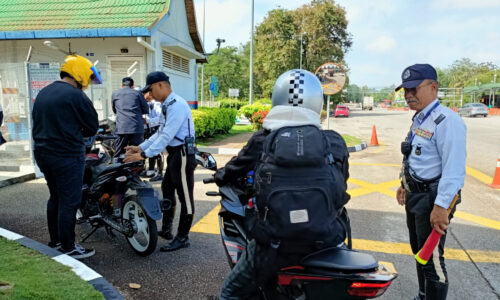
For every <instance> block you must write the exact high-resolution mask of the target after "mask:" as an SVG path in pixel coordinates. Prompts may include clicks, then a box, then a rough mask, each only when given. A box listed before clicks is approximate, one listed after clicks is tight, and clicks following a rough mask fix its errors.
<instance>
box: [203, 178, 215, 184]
mask: <svg viewBox="0 0 500 300" xmlns="http://www.w3.org/2000/svg"><path fill="white" fill-rule="evenodd" d="M214 182H215V179H214V178H213V177H209V178H203V183H204V184H208V183H214Z"/></svg>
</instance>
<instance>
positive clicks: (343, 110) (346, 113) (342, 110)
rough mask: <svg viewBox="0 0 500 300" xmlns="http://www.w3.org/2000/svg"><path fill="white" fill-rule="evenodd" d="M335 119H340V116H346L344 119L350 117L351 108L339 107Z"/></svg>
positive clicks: (336, 109)
mask: <svg viewBox="0 0 500 300" xmlns="http://www.w3.org/2000/svg"><path fill="white" fill-rule="evenodd" d="M333 115H334V117H335V118H336V117H338V116H344V117H346V118H347V117H349V108H347V106H345V105H337V107H336V108H335V113H334V114H333Z"/></svg>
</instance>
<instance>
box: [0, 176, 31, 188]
mask: <svg viewBox="0 0 500 300" xmlns="http://www.w3.org/2000/svg"><path fill="white" fill-rule="evenodd" d="M35 178H36V177H35V173H28V174H25V175H21V176H18V177H12V178H8V179H4V180H0V188H2V187H5V186H9V185H13V184H16V183H22V182H26V181H29V180H33V179H35Z"/></svg>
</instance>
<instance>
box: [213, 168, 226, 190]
mask: <svg viewBox="0 0 500 300" xmlns="http://www.w3.org/2000/svg"><path fill="white" fill-rule="evenodd" d="M225 174H226V172H225V170H224V168H220V169H217V171H216V172H215V174H214V179H215V184H217V185H218V186H223V185H225V184H226V181H225V180H224V175H225Z"/></svg>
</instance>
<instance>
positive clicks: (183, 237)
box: [160, 215, 193, 252]
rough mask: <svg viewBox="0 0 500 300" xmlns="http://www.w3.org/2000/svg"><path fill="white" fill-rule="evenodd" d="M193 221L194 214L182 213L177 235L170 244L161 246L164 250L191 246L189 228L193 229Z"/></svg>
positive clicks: (168, 250)
mask: <svg viewBox="0 0 500 300" xmlns="http://www.w3.org/2000/svg"><path fill="white" fill-rule="evenodd" d="M192 223H193V215H183V216H182V215H181V219H180V221H179V228H178V230H177V236H176V237H175V238H174V240H173V241H172V242H170V243H169V244H165V245H163V247H161V248H160V251H162V252H170V251H175V250H178V249H181V248H187V247H189V245H190V243H189V236H188V235H189V229H191V224H192Z"/></svg>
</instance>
